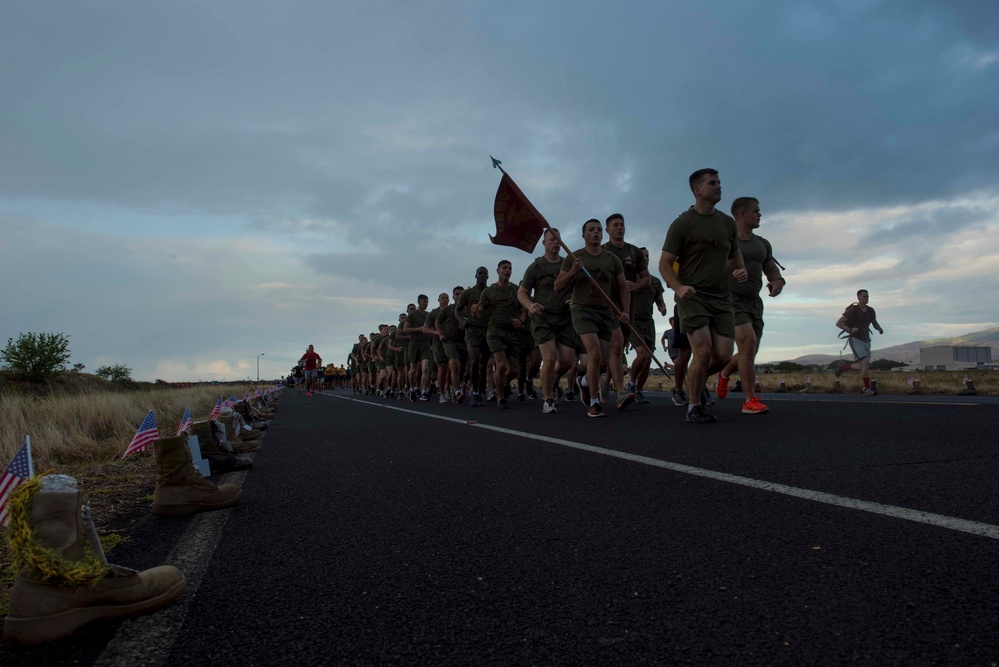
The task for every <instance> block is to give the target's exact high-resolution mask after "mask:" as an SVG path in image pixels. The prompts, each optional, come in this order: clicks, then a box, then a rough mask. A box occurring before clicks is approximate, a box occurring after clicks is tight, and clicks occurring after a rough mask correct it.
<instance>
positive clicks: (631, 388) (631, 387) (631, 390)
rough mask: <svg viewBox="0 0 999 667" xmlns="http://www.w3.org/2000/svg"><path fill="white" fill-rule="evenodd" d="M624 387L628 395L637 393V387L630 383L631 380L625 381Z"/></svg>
mask: <svg viewBox="0 0 999 667" xmlns="http://www.w3.org/2000/svg"><path fill="white" fill-rule="evenodd" d="M625 386H626V387H627V389H626V391H627V392H628V393H629V394H634V393H637V391H638V387H637V386H635V383H634V382H632V381H631V380H628V381H627V382H626V383H625Z"/></svg>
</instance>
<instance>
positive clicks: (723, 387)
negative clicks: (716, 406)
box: [715, 371, 728, 400]
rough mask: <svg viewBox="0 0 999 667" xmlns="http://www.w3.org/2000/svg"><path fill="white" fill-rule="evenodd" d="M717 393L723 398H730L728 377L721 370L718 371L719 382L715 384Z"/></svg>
mask: <svg viewBox="0 0 999 667" xmlns="http://www.w3.org/2000/svg"><path fill="white" fill-rule="evenodd" d="M715 393H716V394H718V398H720V399H722V400H724V399H726V398H728V378H727V377H723V376H722V374H721V371H718V384H717V385H715Z"/></svg>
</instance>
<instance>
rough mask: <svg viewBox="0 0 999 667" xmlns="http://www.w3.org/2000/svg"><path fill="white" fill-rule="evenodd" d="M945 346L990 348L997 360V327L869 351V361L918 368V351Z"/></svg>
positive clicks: (824, 358) (821, 358) (816, 359)
mask: <svg viewBox="0 0 999 667" xmlns="http://www.w3.org/2000/svg"><path fill="white" fill-rule="evenodd" d="M946 345H953V346H955V347H991V348H992V358H993V359H999V327H993V328H991V329H983V330H982V331H972V332H971V333H966V334H962V335H960V336H954V337H953V338H930V339H928V340H917V341H913V342H911V343H903V344H902V345H892V346H891V347H885V348H881V349H880V350H871V361H877V360H878V359H891V360H892V361H900V362H902V363H903V364H906V365H909V366H918V365H919V350H920V349H922V348H924V347H937V346H946ZM847 354H849V350H847ZM836 359H839V357H838V356H837V355H834V354H806V355H805V356H803V357H798V358H797V359H792V360H791V361H793V362H795V363H797V364H802V365H805V366H808V365H811V364H828V363H831V362H833V361H835V360H836Z"/></svg>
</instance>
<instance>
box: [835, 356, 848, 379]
mask: <svg viewBox="0 0 999 667" xmlns="http://www.w3.org/2000/svg"><path fill="white" fill-rule="evenodd" d="M835 363H836V370H835V371H834V374H835V375H836V377H839V376H841V375H842V374H843V371H844V370H846V367H847V366H849V365H850V364H849V363H847V362H845V361H843V360H842V359H838V360H836V362H835Z"/></svg>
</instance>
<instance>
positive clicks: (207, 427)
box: [191, 420, 253, 473]
mask: <svg viewBox="0 0 999 667" xmlns="http://www.w3.org/2000/svg"><path fill="white" fill-rule="evenodd" d="M220 430H221V427H220V426H219V425H217V424H216V423H215V422H213V421H208V420H206V421H196V422H194V426H192V427H191V433H192V435H196V436H198V446H199V447H200V448H201V455H202V456H203V457H205V458H206V459H208V466H209V467H210V468H211V470H212V472H213V473H220V472H232V471H234V470H248V469H249V468H252V467H253V461H251V460H250V459H249V458H247V457H245V456H236V455H235V452H234V451H233V449H232V445H230V444H229V442H228V441H226V440H225V439H224V438H220V437H219V436H218V431H220ZM223 432H224V431H223Z"/></svg>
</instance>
